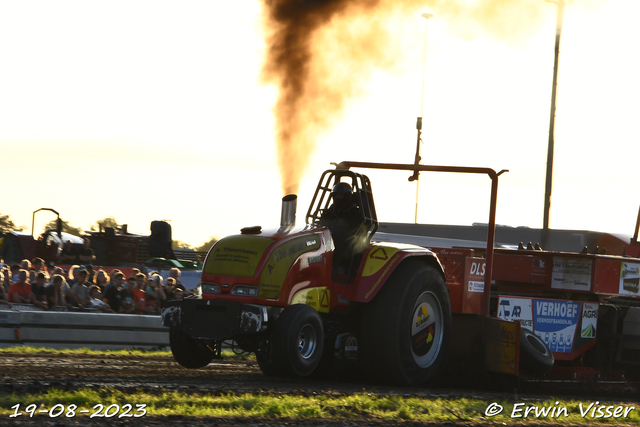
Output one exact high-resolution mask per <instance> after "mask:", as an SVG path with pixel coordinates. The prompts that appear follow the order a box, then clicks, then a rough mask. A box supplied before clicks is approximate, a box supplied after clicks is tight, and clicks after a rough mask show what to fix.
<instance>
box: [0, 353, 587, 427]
mask: <svg viewBox="0 0 640 427" xmlns="http://www.w3.org/2000/svg"><path fill="white" fill-rule="evenodd" d="M85 387H96V388H100V387H110V388H112V389H116V390H121V391H124V392H127V391H131V392H132V393H133V392H135V391H136V390H139V389H143V390H145V391H148V392H159V391H161V390H164V391H185V392H189V391H198V392H200V393H203V392H208V393H213V394H227V393H229V392H234V393H237V394H244V393H253V394H264V395H274V394H275V395H277V394H295V395H317V394H325V395H331V396H341V395H351V394H354V393H360V392H362V391H363V390H365V389H366V391H367V392H368V393H375V394H380V395H401V396H419V397H424V398H447V397H451V398H454V397H455V398H459V397H468V398H477V399H482V400H486V401H487V402H491V401H495V400H502V399H514V398H522V397H523V396H519V397H518V396H517V394H514V392H511V393H505V392H496V391H490V390H478V389H477V387H474V389H473V390H471V389H469V388H459V387H458V388H447V387H436V388H431V389H428V390H425V389H419V388H406V387H389V386H379V385H375V384H363V383H362V382H361V381H358V380H340V379H336V378H328V379H327V378H324V379H305V380H300V379H287V378H278V379H274V378H272V377H267V376H265V375H263V374H262V372H261V371H260V369H259V368H258V366H257V364H256V362H255V361H253V360H247V359H244V358H227V359H224V360H222V361H214V362H213V363H211V364H210V365H209V366H207V367H206V368H204V369H198V370H189V369H185V368H182V367H181V366H180V365H178V364H177V363H176V362H175V361H174V360H173V358H171V357H169V356H133V355H132V356H102V355H101V356H94V355H74V356H69V355H56V354H46V353H40V354H17V353H15V354H4V355H2V357H0V395H7V394H11V393H17V394H23V393H37V392H39V391H46V390H47V389H49V388H57V389H62V390H70V391H73V390H77V389H80V388H85ZM544 395H546V396H548V394H547V393H544V394H542V395H541V396H544ZM543 398H544V397H543ZM591 399H593V396H592V397H591V398H590V400H591ZM141 403H143V402H141ZM0 425H11V426H25V427H26V426H28V427H32V426H38V427H45V426H52V427H53V426H55V427H62V426H85V425H91V426H103V425H104V426H106V425H110V426H111V425H116V426H145V425H146V426H160V425H176V426H205V425H206V426H357V425H363V426H387V425H392V426H393V425H398V426H413V425H422V424H418V423H414V422H396V423H393V422H389V421H381V420H379V419H374V418H372V419H360V420H357V421H353V420H337V421H336V420H331V421H328V420H317V419H310V420H300V419H283V418H278V419H274V418H269V419H262V418H261V419H255V418H195V417H184V416H169V417H159V416H154V415H153V414H148V415H145V416H144V417H141V418H135V419H134V418H129V419H120V420H115V419H105V418H102V419H98V418H93V419H89V418H88V417H86V416H77V417H75V418H64V417H62V416H61V417H59V418H49V417H48V415H47V414H42V415H40V417H38V414H36V416H34V417H33V418H27V416H23V417H20V418H9V417H8V415H7V416H3V417H2V418H0ZM435 425H436V424H432V426H435ZM437 425H451V426H453V425H455V426H464V425H479V424H469V423H468V422H463V421H461V422H460V423H450V424H437ZM488 425H496V424H495V423H488ZM500 425H501V423H500ZM510 425H517V424H516V423H513V424H510ZM527 425H528V426H532V425H533V424H530V423H529V424H527ZM546 425H548V424H546Z"/></svg>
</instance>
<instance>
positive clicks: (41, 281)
mask: <svg viewBox="0 0 640 427" xmlns="http://www.w3.org/2000/svg"><path fill="white" fill-rule="evenodd" d="M46 281H47V278H46V276H45V275H44V273H43V272H40V273H37V274H36V279H35V281H34V282H33V283H31V292H33V304H34V305H36V306H37V307H40V308H44V309H45V310H46V309H48V308H49V303H48V302H47V293H46V289H45V283H46Z"/></svg>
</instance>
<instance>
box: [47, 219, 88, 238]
mask: <svg viewBox="0 0 640 427" xmlns="http://www.w3.org/2000/svg"><path fill="white" fill-rule="evenodd" d="M61 220H62V231H64V232H65V233H69V234H73V235H75V236H81V235H83V234H84V231H83V230H82V228H80V227H74V226H72V225H71V224H69V221H65V220H64V219H62V218H61ZM56 227H57V225H56V220H55V219H53V220H51V221H49V222H48V223H46V224H45V225H44V229H45V230H55V229H56Z"/></svg>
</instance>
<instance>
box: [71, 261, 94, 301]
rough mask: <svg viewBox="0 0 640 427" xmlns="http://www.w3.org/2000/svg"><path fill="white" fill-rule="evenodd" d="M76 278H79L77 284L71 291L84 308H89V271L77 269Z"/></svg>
mask: <svg viewBox="0 0 640 427" xmlns="http://www.w3.org/2000/svg"><path fill="white" fill-rule="evenodd" d="M74 276H77V280H76V282H75V283H74V284H73V286H71V291H72V292H73V293H74V294H75V296H76V297H77V298H78V303H79V304H81V305H82V306H83V307H89V306H90V305H91V301H90V299H89V287H88V286H87V270H85V269H84V268H78V269H76V272H75V273H74Z"/></svg>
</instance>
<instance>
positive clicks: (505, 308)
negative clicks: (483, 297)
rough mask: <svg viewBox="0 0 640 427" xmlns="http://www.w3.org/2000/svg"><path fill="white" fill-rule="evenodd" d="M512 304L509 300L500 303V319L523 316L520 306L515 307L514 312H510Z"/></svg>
mask: <svg viewBox="0 0 640 427" xmlns="http://www.w3.org/2000/svg"><path fill="white" fill-rule="evenodd" d="M509 308H511V302H510V301H509V300H502V301H500V313H498V317H502V318H505V319H506V318H507V317H518V318H519V317H520V316H521V315H522V307H520V306H519V305H514V306H513V311H510V310H509Z"/></svg>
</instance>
